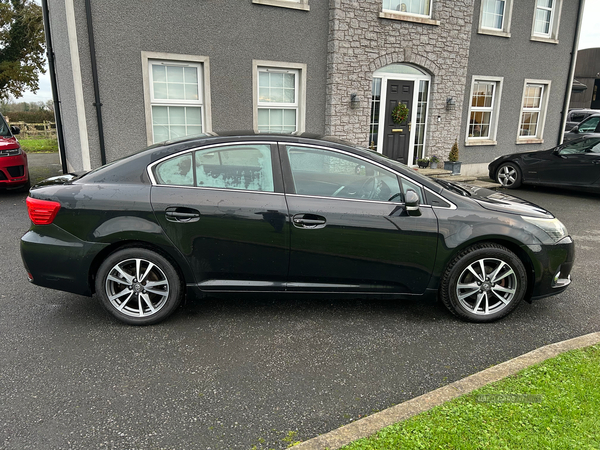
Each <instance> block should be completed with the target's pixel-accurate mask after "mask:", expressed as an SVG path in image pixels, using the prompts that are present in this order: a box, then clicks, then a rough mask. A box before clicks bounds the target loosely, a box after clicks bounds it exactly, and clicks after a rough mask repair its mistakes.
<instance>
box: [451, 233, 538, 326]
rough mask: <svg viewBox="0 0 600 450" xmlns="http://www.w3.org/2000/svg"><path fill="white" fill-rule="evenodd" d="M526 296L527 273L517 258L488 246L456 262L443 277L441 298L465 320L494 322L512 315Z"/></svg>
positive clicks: (470, 251)
mask: <svg viewBox="0 0 600 450" xmlns="http://www.w3.org/2000/svg"><path fill="white" fill-rule="evenodd" d="M526 292H527V272H526V271H525V266H524V265H523V263H522V261H521V260H520V259H519V258H518V257H517V255H515V254H514V253H513V252H511V251H510V250H508V249H507V248H505V247H502V246H501V245H497V244H492V243H484V244H477V245H474V246H472V247H469V248H467V249H466V250H463V251H462V252H460V253H459V254H458V255H457V256H456V257H455V258H454V259H453V260H452V262H451V263H450V264H449V266H448V268H447V269H446V271H445V273H444V275H443V277H442V281H441V288H440V298H441V300H442V302H443V303H444V305H445V306H446V308H448V309H449V310H450V312H452V313H453V314H454V315H455V316H457V317H459V318H461V319H464V320H468V321H471V322H492V321H494V320H498V319H500V318H502V317H504V316H506V315H508V314H510V313H511V312H512V311H513V310H514V309H515V308H516V307H517V306H518V305H519V303H520V302H521V300H523V298H524V297H525V293H526Z"/></svg>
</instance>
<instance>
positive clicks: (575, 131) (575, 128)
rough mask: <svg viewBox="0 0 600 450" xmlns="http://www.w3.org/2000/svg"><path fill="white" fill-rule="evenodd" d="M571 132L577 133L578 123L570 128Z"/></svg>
mask: <svg viewBox="0 0 600 450" xmlns="http://www.w3.org/2000/svg"><path fill="white" fill-rule="evenodd" d="M571 133H579V125H575V126H574V127H573V128H571Z"/></svg>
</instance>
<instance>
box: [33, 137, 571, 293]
mask: <svg viewBox="0 0 600 450" xmlns="http://www.w3.org/2000/svg"><path fill="white" fill-rule="evenodd" d="M241 139H243V140H246V141H247V140H257V141H259V140H264V139H267V137H265V136H264V135H258V136H254V137H248V136H244V137H243V138H240V137H235V136H230V137H214V138H205V139H202V140H189V141H184V142H181V143H175V144H171V145H166V146H154V147H153V148H149V149H148V150H146V151H143V152H141V153H139V154H137V155H134V156H131V157H128V158H125V159H123V160H120V161H116V162H114V163H111V164H109V165H107V166H104V167H103V168H100V169H97V170H96V171H93V172H90V173H88V174H86V175H85V176H83V177H74V178H72V179H70V180H69V179H68V177H58V178H57V179H56V180H54V182H52V181H47V182H46V183H45V184H44V185H41V186H37V187H34V188H33V189H32V190H31V194H30V195H31V196H32V197H34V198H37V199H43V200H54V201H59V202H60V203H61V204H62V207H61V209H60V211H59V212H58V214H57V216H56V218H55V220H54V223H53V224H51V225H41V226H36V225H33V226H32V228H31V229H30V231H29V232H27V233H26V234H25V235H24V236H23V238H22V242H21V252H22V255H23V260H24V262H25V265H26V267H27V269H28V271H29V272H30V273H31V274H32V276H33V282H34V283H35V284H38V285H40V286H45V287H49V288H54V289H59V290H64V291H69V292H74V293H78V294H83V295H90V294H92V293H93V289H94V288H93V286H94V282H93V278H94V276H95V272H96V270H97V268H98V266H99V264H100V263H101V262H102V261H103V260H104V259H105V258H106V256H107V255H108V254H110V253H112V252H113V251H115V250H116V249H119V248H122V247H124V246H144V247H149V248H152V249H155V250H157V251H159V252H160V253H162V254H163V255H165V256H167V258H168V259H170V260H171V262H172V263H173V264H174V266H175V267H176V269H177V270H178V271H179V273H180V275H181V276H182V279H183V280H185V283H186V285H187V291H188V293H189V294H193V295H200V294H202V293H203V292H219V291H254V292H268V291H287V292H321V291H328V292H332V291H333V292H343V293H356V294H361V295H362V294H392V293H393V294H394V296H398V297H407V296H420V295H424V294H427V293H434V292H436V291H437V289H438V287H439V281H440V279H441V277H442V275H443V273H444V271H445V269H446V267H447V266H448V264H449V263H450V261H451V260H452V259H453V258H454V257H455V256H456V255H457V254H458V252H460V251H461V250H462V249H465V248H467V247H469V246H471V245H473V244H476V243H478V242H494V243H498V244H501V245H503V246H505V247H507V248H508V249H510V250H511V251H513V252H514V253H515V254H517V255H518V256H519V257H520V258H521V259H522V260H523V261H524V264H525V266H526V268H527V269H528V272H529V277H530V281H531V282H530V283H529V288H530V291H529V292H528V294H529V295H531V296H532V297H543V296H546V295H552V294H555V293H558V292H560V291H562V290H564V287H559V288H553V287H551V279H552V277H553V276H554V275H555V273H556V271H557V270H558V269H559V267H558V266H560V264H561V263H562V264H563V269H564V270H563V272H564V273H567V274H568V272H569V270H567V269H570V265H571V264H572V261H573V244H572V241H571V240H570V238H567V239H565V240H564V242H563V243H560V244H553V245H548V244H546V243H544V242H543V236H540V233H543V232H542V231H540V230H539V229H535V227H531V228H529V227H527V226H523V220H522V219H521V218H520V215H522V214H526V215H529V216H534V217H545V218H551V217H553V216H552V215H551V214H550V213H548V212H547V211H545V210H543V209H541V208H539V207H535V206H534V205H528V204H527V203H526V202H523V201H518V200H516V199H514V198H508V197H506V196H505V197H504V198H498V196H497V193H495V192H494V191H487V190H479V191H471V193H470V195H473V198H471V197H470V196H465V195H461V194H459V193H456V192H452V191H449V190H446V189H444V188H443V187H442V186H441V185H440V184H438V183H436V182H435V181H432V180H430V179H429V178H425V177H422V176H420V175H418V174H416V173H414V171H412V170H411V169H409V168H407V167H406V166H401V165H398V164H397V163H395V162H393V161H391V160H388V159H386V158H384V157H382V156H380V155H379V154H376V153H373V152H369V151H366V150H361V149H356V148H349V147H347V146H343V145H341V144H338V143H335V142H326V143H325V145H327V146H328V147H329V148H332V149H340V150H343V151H346V152H352V153H354V154H355V155H358V156H362V157H367V158H370V159H374V160H376V161H377V162H378V163H379V164H382V165H384V166H387V167H388V168H390V169H392V170H394V171H395V172H397V173H399V174H401V175H403V176H406V177H408V178H410V179H413V180H416V181H417V182H418V183H419V184H421V185H422V186H423V187H425V188H426V189H427V190H426V196H427V200H425V199H424V200H425V201H424V204H422V205H421V207H420V209H421V212H422V215H421V216H420V217H412V216H409V215H408V214H407V211H406V209H405V207H404V205H403V204H402V203H395V202H390V203H388V202H373V201H360V202H352V201H342V202H343V203H344V204H345V205H349V206H350V207H349V208H342V209H338V208H340V207H339V206H338V205H337V204H339V203H340V201H339V200H329V201H328V200H323V201H321V200H322V199H321V200H319V201H317V202H312V203H311V202H310V199H308V198H306V197H302V196H294V195H293V194H292V195H289V194H288V195H287V196H286V195H285V194H284V192H283V184H284V183H286V186H290V185H291V183H290V180H289V179H285V180H284V179H282V180H281V183H277V184H276V186H277V188H276V192H274V193H270V194H256V193H254V194H248V193H247V192H233V193H231V192H229V193H227V194H226V195H224V192H223V190H220V189H208V188H191V189H180V188H172V187H164V186H152V184H151V182H150V179H149V177H148V174H147V172H146V167H147V166H148V165H149V164H151V163H153V162H155V161H158V160H160V159H161V158H163V157H165V156H168V155H173V154H175V153H178V152H181V151H185V150H188V149H195V148H198V147H200V146H205V145H211V144H215V143H223V142H238V141H240V140H241ZM268 139H270V140H272V141H273V142H280V143H283V144H289V143H304V144H314V145H324V142H323V141H320V140H319V141H315V140H312V139H307V138H299V137H292V136H277V137H276V138H273V137H269V138H268ZM275 153H277V152H275ZM278 154H279V155H281V159H282V162H285V158H286V154H285V152H283V151H279V152H278ZM284 165H285V164H284ZM280 175H281V176H282V177H283V172H281V173H280ZM463 189H465V188H463ZM467 190H468V189H467ZM200 192H201V193H202V195H199V193H200ZM436 195H438V196H439V197H441V198H443V199H445V200H446V201H447V202H448V205H451V204H453V205H456V207H454V206H452V207H449V208H443V207H441V208H440V207H432V206H431V204H432V203H435V202H434V201H432V200H433V199H434V198H435V197H436ZM253 196H256V197H255V198H252V197H253ZM259 197H260V198H259ZM439 197H438V200H439ZM151 198H152V202H153V206H154V209H153V207H152V206H151ZM192 198H193V199H194V200H191V199H192ZM267 198H268V201H267V200H266V199H267ZM286 201H287V203H286ZM350 203H354V204H352V205H350ZM438 203H440V202H438ZM441 203H444V201H441ZM172 206H175V207H177V206H180V207H186V208H190V206H192V207H194V208H192V209H197V210H198V211H199V212H200V216H201V219H200V220H199V221H197V222H194V223H191V224H186V223H182V224H180V225H182V227H170V226H167V219H166V215H165V211H166V209H167V208H168V207H172ZM287 208H289V213H288V210H287ZM367 209H368V210H367ZM299 211H300V212H303V213H310V214H315V215H327V216H328V219H329V223H328V225H327V227H325V228H326V229H327V228H329V230H327V231H328V232H329V233H330V236H339V239H340V240H341V241H340V242H335V241H334V240H332V239H325V238H324V237H323V236H322V235H321V236H319V234H317V233H319V232H321V231H322V230H311V229H308V230H306V229H304V230H303V229H299V228H296V227H294V225H293V224H292V220H291V217H292V216H293V215H294V214H295V213H297V212H299ZM365 211H367V212H370V213H371V214H370V215H368V214H365ZM497 211H501V214H498V212H497ZM361 217H362V219H364V220H363V221H361V220H360V219H361ZM200 223H202V224H203V226H201V227H200V228H197V227H196V225H197V224H200ZM438 224H439V225H438ZM188 225H191V226H188ZM247 226H251V227H252V233H250V234H244V233H243V230H244V227H247ZM184 227H185V228H184ZM438 227H439V228H438ZM165 230H166V231H165ZM397 230H403V231H407V233H408V235H407V236H406V237H404V238H402V237H398V235H399V233H396V231H397ZM174 242H178V245H176V244H175V243H174ZM373 242H377V243H378V245H379V246H380V248H379V249H378V250H382V251H388V252H389V255H390V256H389V257H388V258H386V259H384V260H378V261H377V262H375V261H373V256H372V255H373V247H372V246H369V245H367V244H371V243H373ZM340 244H341V245H340ZM392 244H393V245H392ZM395 246H397V247H395ZM197 250H202V251H201V253H200V257H199V258H197V259H195V260H194V259H193V258H192V259H191V258H190V256H191V255H192V254H193V253H194V252H196V251H197ZM205 253H206V254H210V255H211V258H206V254H205ZM197 256H198V255H197ZM288 259H289V263H287V260H288ZM267 265H268V266H267ZM288 267H289V269H288ZM332 267H335V270H334V273H333V276H331V277H329V276H328V277H325V276H324V275H323V274H325V273H327V271H329V270H331V268H332ZM267 269H268V270H267ZM399 273H401V274H402V277H399V276H398V274H399ZM382 274H383V279H384V281H382ZM533 281H535V282H536V283H537V284H536V285H535V286H536V288H535V290H533V289H532V288H533V286H534V283H533Z"/></svg>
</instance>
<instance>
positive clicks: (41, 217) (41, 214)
mask: <svg viewBox="0 0 600 450" xmlns="http://www.w3.org/2000/svg"><path fill="white" fill-rule="evenodd" d="M59 209H60V203H58V202H52V201H50V200H38V199H37V198H31V197H27V211H28V212H29V218H30V219H31V221H32V222H33V223H34V224H35V225H50V224H51V223H52V221H53V220H54V218H55V217H56V213H57V212H58V210H59Z"/></svg>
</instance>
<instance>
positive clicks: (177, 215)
mask: <svg viewBox="0 0 600 450" xmlns="http://www.w3.org/2000/svg"><path fill="white" fill-rule="evenodd" d="M165 216H166V217H167V220H168V221H169V222H180V223H191V222H198V220H200V211H197V210H195V209H192V208H183V207H180V206H171V207H169V208H167V209H166V210H165Z"/></svg>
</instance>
